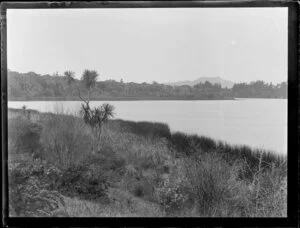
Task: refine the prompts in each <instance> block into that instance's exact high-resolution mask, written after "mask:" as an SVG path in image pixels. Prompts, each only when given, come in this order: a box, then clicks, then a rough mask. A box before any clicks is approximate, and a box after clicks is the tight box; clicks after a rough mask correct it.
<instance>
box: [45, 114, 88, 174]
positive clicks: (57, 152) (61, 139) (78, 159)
mask: <svg viewBox="0 0 300 228" xmlns="http://www.w3.org/2000/svg"><path fill="white" fill-rule="evenodd" d="M41 144H42V146H43V148H44V152H43V155H44V157H45V159H47V160H48V161H51V162H53V163H57V165H59V166H61V167H64V168H68V167H71V166H73V165H78V164H80V163H82V161H83V160H84V159H85V157H86V155H88V154H89V153H91V151H92V150H91V146H92V140H91V137H90V129H89V128H88V127H87V126H86V125H85V124H84V122H83V121H82V120H81V119H79V118H77V117H75V116H72V115H63V114H55V115H51V116H48V118H46V119H45V120H44V122H43V130H42V132H41Z"/></svg>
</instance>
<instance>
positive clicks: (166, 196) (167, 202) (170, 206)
mask: <svg viewBox="0 0 300 228" xmlns="http://www.w3.org/2000/svg"><path fill="white" fill-rule="evenodd" d="M158 194H159V203H160V205H161V206H162V208H163V210H164V211H165V212H166V214H167V215H171V214H173V213H177V212H179V211H181V210H182V209H183V208H184V204H185V203H186V201H187V199H188V198H187V196H186V195H185V193H184V192H183V191H182V189H181V188H180V185H176V184H175V185H174V184H171V183H170V182H169V181H164V182H162V186H161V187H160V188H159V193H158Z"/></svg>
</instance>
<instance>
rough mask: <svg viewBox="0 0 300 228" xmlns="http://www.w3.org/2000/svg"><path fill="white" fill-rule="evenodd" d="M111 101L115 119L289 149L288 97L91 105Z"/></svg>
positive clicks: (36, 104) (72, 107) (42, 107)
mask: <svg viewBox="0 0 300 228" xmlns="http://www.w3.org/2000/svg"><path fill="white" fill-rule="evenodd" d="M80 103H81V102H80V101H26V102H23V101H21V102H17V101H13V102H8V107H11V108H21V107H22V106H23V105H26V107H27V108H30V109H36V110H38V111H42V112H60V111H62V109H63V110H64V111H68V112H76V111H78V110H79V108H80ZM102 103H110V104H112V105H114V106H115V108H116V109H115V112H116V116H115V118H120V119H125V120H134V121H156V122H164V123H167V124H169V126H170V128H171V130H172V131H182V132H186V133H192V134H194V133H196V134H198V135H204V136H209V137H212V138H214V139H218V140H224V141H227V142H229V143H232V144H246V145H249V146H252V147H256V148H264V149H271V150H274V151H276V152H277V153H286V152H287V100H285V99H238V100H228V101H106V102H105V101H92V102H91V103H90V104H91V106H98V105H101V104H102Z"/></svg>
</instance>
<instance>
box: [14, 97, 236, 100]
mask: <svg viewBox="0 0 300 228" xmlns="http://www.w3.org/2000/svg"><path fill="white" fill-rule="evenodd" d="M151 100H152V101H167V100H170V101H197V100H199V101H202V100H205V101H207V100H212V101H213V100H236V99H235V98H231V97H230V98H215V99H199V98H178V97H174V98H162V97H157V98H155V97H104V98H97V99H91V101H151ZM8 101H82V100H80V99H78V98H65V97H61V98H57V97H55V98H53V97H40V98H26V99H24V98H9V99H8Z"/></svg>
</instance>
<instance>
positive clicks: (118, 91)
mask: <svg viewBox="0 0 300 228" xmlns="http://www.w3.org/2000/svg"><path fill="white" fill-rule="evenodd" d="M65 76H66V77H63V76H58V75H56V76H50V75H44V76H41V75H38V74H36V73H34V72H29V73H24V74H23V73H18V72H15V71H10V72H9V73H8V95H9V96H8V97H9V98H10V99H16V100H17V99H21V100H24V99H39V100H42V99H54V100H56V99H66V98H68V99H78V90H80V91H82V94H81V95H82V96H85V97H87V96H88V97H90V98H91V99H104V100H106V99H129V100H130V99H187V100H190V99H223V98H232V97H244V98H246V97H257V98H286V97H287V83H286V82H283V83H280V84H277V85H272V84H268V83H265V82H263V81H256V82H251V83H249V84H247V83H237V84H235V85H234V86H233V88H232V89H227V88H222V87H221V86H220V85H219V84H212V83H210V82H208V81H206V82H205V83H200V84H197V85H195V86H193V87H191V86H188V85H183V86H170V85H164V84H159V83H152V84H149V83H140V84H139V83H134V82H128V83H124V82H117V81H114V80H106V81H96V79H97V77H98V73H97V72H96V71H90V70H85V71H84V73H83V76H82V78H81V82H83V83H81V84H82V85H79V84H80V83H79V80H77V79H75V78H74V73H73V72H72V71H66V72H65ZM66 79H67V82H68V83H66ZM70 83H74V84H75V85H78V86H70ZM91 88H93V91H91Z"/></svg>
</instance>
